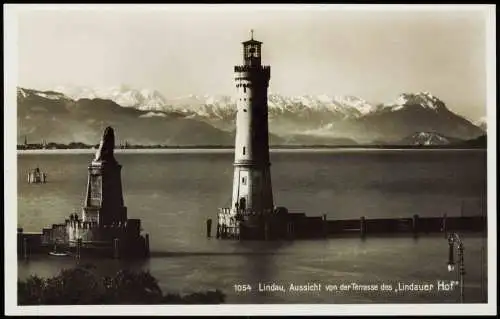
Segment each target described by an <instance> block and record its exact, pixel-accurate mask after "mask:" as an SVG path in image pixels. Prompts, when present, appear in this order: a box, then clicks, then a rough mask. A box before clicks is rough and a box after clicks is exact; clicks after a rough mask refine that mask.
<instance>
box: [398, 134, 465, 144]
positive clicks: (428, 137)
mask: <svg viewBox="0 0 500 319" xmlns="http://www.w3.org/2000/svg"><path fill="white" fill-rule="evenodd" d="M458 141H459V140H458V139H454V138H450V137H446V136H443V135H441V134H438V133H436V132H417V133H415V134H412V135H411V136H408V137H406V138H404V139H403V140H402V142H401V143H400V144H403V145H427V146H429V145H448V144H451V143H456V142H458Z"/></svg>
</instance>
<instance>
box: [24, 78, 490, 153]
mask: <svg viewBox="0 0 500 319" xmlns="http://www.w3.org/2000/svg"><path fill="white" fill-rule="evenodd" d="M55 90H58V92H61V93H57V92H53V91H46V92H41V91H36V90H29V89H22V88H19V89H18V110H21V111H20V113H18V114H23V115H22V116H24V118H23V121H28V122H29V123H30V125H32V124H33V123H34V122H33V120H32V118H34V116H35V115H36V114H38V113H40V112H41V111H43V112H48V113H58V114H59V113H61V114H62V113H65V112H68V111H69V112H70V113H71V114H78V116H79V117H81V118H82V119H84V120H85V121H87V120H88V121H94V120H95V118H92V117H93V115H94V114H100V116H101V117H103V118H106V119H109V120H112V121H115V122H120V121H121V120H122V119H126V123H127V125H128V127H129V128H130V130H131V131H135V132H136V134H142V132H141V131H140V130H139V129H138V128H136V127H135V126H137V125H139V124H138V123H141V124H140V125H139V126H140V127H144V126H143V125H144V123H146V122H147V123H155V125H156V124H157V123H163V121H165V122H164V123H170V124H169V125H174V124H175V123H177V122H182V121H183V120H188V122H189V121H190V122H189V123H190V124H189V126H190V127H194V125H195V124H196V123H200V124H202V125H205V126H204V127H206V125H208V126H210V127H212V128H214V129H217V130H218V131H221V130H222V131H225V133H229V134H233V133H231V132H234V129H235V126H234V125H235V116H236V99H235V97H234V96H233V97H231V96H226V95H193V94H191V95H186V96H180V97H176V98H165V97H164V96H162V95H161V94H160V93H159V92H158V91H155V90H149V89H142V90H135V89H131V88H129V87H127V86H118V87H112V88H108V89H89V88H78V87H71V86H64V87H62V86H60V87H57V88H56V89H55ZM49 100H50V101H53V102H57V103H48V102H47V101H49ZM19 106H23V107H24V108H21V109H19ZM49 106H50V108H49ZM268 106H269V129H270V133H271V134H272V135H273V136H278V137H279V138H283V139H285V140H290V139H289V137H290V136H298V135H300V136H307V139H306V137H304V138H301V140H304V141H305V140H307V141H308V143H309V141H311V143H313V141H314V139H315V138H316V139H317V140H318V141H321V143H323V142H324V141H326V140H327V139H337V140H338V139H353V140H355V141H356V142H357V143H373V142H374V141H377V142H378V141H388V142H398V141H401V140H402V139H403V138H405V137H408V136H411V135H413V134H414V133H415V132H435V133H436V134H438V135H440V136H445V137H452V138H454V137H456V138H460V139H464V140H466V139H472V138H476V137H478V136H480V135H482V134H484V131H483V130H481V129H480V128H479V127H477V126H475V125H474V124H472V123H471V122H469V121H468V120H466V119H465V118H463V117H461V116H459V115H457V114H455V113H453V112H452V111H450V110H449V109H448V108H447V107H446V105H445V103H444V102H443V101H441V100H440V99H439V98H437V97H435V96H433V95H432V94H430V93H429V92H420V93H404V94H401V95H400V96H399V97H398V98H397V99H396V100H395V101H394V102H391V103H386V104H380V105H373V104H371V103H369V102H367V101H366V100H364V99H362V98H358V97H354V96H329V95H326V94H323V95H316V96H312V95H303V96H292V97H289V96H284V95H281V94H278V93H269V95H268ZM120 107H121V108H120ZM37 112H38V113H37ZM74 112H76V113H74ZM115 114H116V116H115ZM48 115H49V114H48ZM48 115H47V116H48ZM18 117H19V115H18ZM88 117H90V118H88ZM134 118H135V120H133V119H134ZM135 121H140V122H137V123H136V122H135ZM28 122H26V123H28ZM188 122H186V123H188ZM79 124H81V123H79ZM158 125H159V124H158ZM175 125H176V124H175ZM160 127H161V126H160ZM159 130H160V131H161V130H163V129H161V128H160V129H159ZM160 133H161V132H158V134H160ZM194 133H195V132H192V134H194ZM155 134H157V133H155ZM214 134H215V133H214ZM217 134H219V133H217ZM144 138H146V136H144ZM419 138H420V139H421V140H422V141H423V142H422V143H425V141H426V140H425V138H426V136H425V134H424V135H423V136H422V137H419ZM429 138H430V140H429V143H436V142H438V141H439V140H440V139H439V137H437V136H433V137H429ZM212 140H213V139H212ZM214 143H215V142H214Z"/></svg>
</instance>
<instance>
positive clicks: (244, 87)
mask: <svg viewBox="0 0 500 319" xmlns="http://www.w3.org/2000/svg"><path fill="white" fill-rule="evenodd" d="M243 93H247V87H246V85H243Z"/></svg>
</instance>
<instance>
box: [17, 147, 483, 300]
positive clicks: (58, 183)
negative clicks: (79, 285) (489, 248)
mask: <svg viewBox="0 0 500 319" xmlns="http://www.w3.org/2000/svg"><path fill="white" fill-rule="evenodd" d="M115 157H116V158H117V160H118V161H119V163H120V164H121V165H122V166H123V168H122V181H123V188H124V200H125V205H126V206H127V207H128V216H129V218H140V219H141V220H142V226H143V228H144V230H145V231H146V232H147V233H149V234H150V246H151V251H152V254H153V257H152V258H151V259H149V260H147V261H144V262H134V263H131V262H127V263H124V262H123V261H119V260H90V261H89V262H92V263H94V264H95V265H96V266H97V269H96V271H97V272H100V273H113V272H115V271H117V270H118V269H119V268H120V267H132V268H143V269H149V270H150V271H151V273H152V274H153V276H155V277H156V278H158V279H159V281H160V285H161V287H162V288H163V289H164V290H168V291H177V292H192V291H197V290H205V289H215V288H218V289H220V290H222V291H224V292H225V293H226V294H227V295H228V299H227V302H228V303H369V302H377V303H386V302H390V303H395V302H405V303H407V302H415V303H422V302H424V303H430V302H457V301H458V298H459V295H458V293H459V292H458V289H457V288H455V289H454V290H453V291H437V290H436V289H435V290H433V291H430V292H429V291H427V292H415V291H405V292H401V291H400V292H397V293H396V292H394V291H392V292H387V291H370V292H366V291H365V292H363V291H352V289H351V290H349V291H337V292H327V291H325V289H324V288H325V286H326V285H328V284H336V285H338V286H339V287H340V285H341V284H343V283H346V284H350V283H358V284H383V283H384V284H392V285H394V287H395V288H396V287H397V284H398V282H401V283H405V284H411V283H418V284H421V283H432V284H434V285H436V281H437V280H444V281H447V282H449V281H450V280H456V276H457V275H456V273H449V272H448V271H447V269H446V262H447V258H448V245H447V241H446V240H445V238H444V237H443V235H435V236H423V237H421V238H419V239H418V240H414V239H412V238H404V237H397V238H367V239H366V240H365V241H362V240H360V239H359V238H344V239H327V240H305V241H294V242H235V241H226V240H216V239H213V238H212V239H207V238H206V233H205V221H206V219H207V218H213V219H214V218H215V215H216V213H217V208H218V207H229V205H230V201H231V198H230V196H231V188H232V185H231V183H232V173H233V166H232V162H233V157H234V155H233V153H232V151H227V150H205V151H199V152H196V151H193V150H168V151H161V152H151V151H147V152H128V151H125V152H117V153H116V154H115ZM92 158H93V154H92V153H86V152H83V153H78V154H75V153H71V152H56V153H51V152H46V153H44V154H40V153H32V154H27V153H24V154H18V225H19V226H20V227H23V228H24V230H25V231H40V230H41V228H42V227H45V226H49V225H51V224H53V223H59V222H63V221H64V219H65V218H66V217H67V216H68V215H69V214H71V213H73V212H75V211H76V210H78V211H79V210H80V207H81V205H82V203H83V198H84V194H85V191H86V182H87V166H88V164H89V163H90V161H91V160H92ZM271 162H272V166H271V174H272V183H273V192H274V198H275V205H277V206H286V207H288V208H289V209H290V210H291V211H304V212H306V213H307V214H308V215H311V216H314V215H318V216H319V215H322V214H327V215H328V218H329V219H348V218H359V217H360V216H366V217H367V218H375V217H411V216H412V215H414V214H419V215H420V216H442V215H443V214H444V213H446V214H447V215H448V216H459V215H478V214H485V213H486V188H487V187H486V151H484V150H352V149H350V150H303V151H298V150H280V151H273V152H271ZM36 166H39V167H40V169H42V170H43V171H46V172H47V174H48V177H47V179H48V183H47V184H45V185H33V184H28V183H27V181H26V174H27V171H28V170H29V169H30V168H34V167H36ZM463 236H464V238H465V239H464V243H465V247H466V250H465V263H466V271H467V275H466V302H485V301H486V290H487V287H486V280H487V278H486V272H487V271H486V265H487V261H486V258H485V257H484V258H483V251H484V256H486V239H485V238H484V237H483V236H481V234H464V235H463ZM74 263H75V262H74V261H73V260H72V259H64V258H62V259H57V258H56V259H53V258H50V257H42V256H40V257H33V258H32V259H31V260H30V261H28V262H25V261H20V262H19V266H18V271H19V277H20V278H25V277H26V276H28V275H29V274H32V273H37V274H39V275H43V276H50V275H54V274H56V273H57V272H58V271H59V270H60V269H61V268H63V267H71V266H72V265H74ZM259 282H260V283H262V284H264V283H269V284H270V283H275V284H282V285H284V286H285V288H286V289H287V290H288V288H289V285H290V284H291V283H294V284H307V283H318V284H319V283H321V284H322V286H323V287H322V288H323V289H322V291H320V292H290V291H286V292H285V293H283V292H258V291H257V290H258V283H259ZM235 284H242V285H246V284H250V285H251V286H252V291H251V292H238V291H235V288H234V285H235Z"/></svg>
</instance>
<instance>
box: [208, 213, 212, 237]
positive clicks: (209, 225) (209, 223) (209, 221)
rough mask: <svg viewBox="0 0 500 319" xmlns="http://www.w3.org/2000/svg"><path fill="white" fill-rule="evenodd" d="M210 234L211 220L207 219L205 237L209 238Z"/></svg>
mask: <svg viewBox="0 0 500 319" xmlns="http://www.w3.org/2000/svg"><path fill="white" fill-rule="evenodd" d="M211 233H212V219H211V218H209V219H207V237H209V238H210V237H211Z"/></svg>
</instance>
